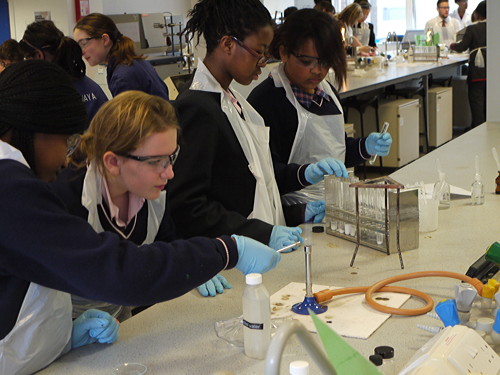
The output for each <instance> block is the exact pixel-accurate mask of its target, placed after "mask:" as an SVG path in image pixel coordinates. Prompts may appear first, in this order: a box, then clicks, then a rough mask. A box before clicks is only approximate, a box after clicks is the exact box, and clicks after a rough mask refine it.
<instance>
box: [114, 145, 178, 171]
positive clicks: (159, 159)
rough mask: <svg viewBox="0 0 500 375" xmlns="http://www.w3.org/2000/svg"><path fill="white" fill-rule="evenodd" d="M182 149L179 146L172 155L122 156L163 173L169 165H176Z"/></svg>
mask: <svg viewBox="0 0 500 375" xmlns="http://www.w3.org/2000/svg"><path fill="white" fill-rule="evenodd" d="M180 150H181V147H180V146H179V145H177V148H176V149H175V151H174V153H173V154H171V155H152V156H137V155H131V154H127V155H122V156H123V157H124V158H127V159H131V160H135V161H138V162H140V163H144V164H146V165H148V166H150V167H152V168H154V169H155V170H157V171H163V170H165V169H167V168H168V166H169V165H172V166H173V165H174V164H175V161H176V160H177V157H178V156H179V151H180Z"/></svg>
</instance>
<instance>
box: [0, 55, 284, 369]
mask: <svg viewBox="0 0 500 375" xmlns="http://www.w3.org/2000/svg"><path fill="white" fill-rule="evenodd" d="M0 87H1V88H2V89H1V90H0V118H1V119H2V121H1V122H0V176H2V177H4V176H8V178H0V191H1V192H2V194H0V207H2V209H1V210H0V227H1V228H2V230H1V232H0V249H1V251H0V269H1V275H2V277H0V316H1V317H2V318H1V319H0V353H1V355H0V369H1V373H2V374H18V375H26V374H32V373H34V372H37V371H39V370H40V369H42V368H44V367H46V366H47V365H48V364H50V363H51V362H52V361H54V360H55V359H57V358H58V357H59V356H61V355H62V354H64V353H66V352H67V351H69V350H70V349H71V348H76V347H78V346H81V345H86V344H91V343H96V342H102V343H111V342H113V341H115V340H116V339H117V330H118V326H117V324H116V323H115V319H114V318H112V317H111V316H109V315H108V314H107V313H105V312H99V311H97V312H96V310H91V312H87V313H86V314H84V315H83V317H79V318H78V319H76V320H75V321H73V322H72V319H71V314H72V306H71V297H70V295H69V294H74V295H79V296H83V297H85V298H91V299H95V300H100V301H111V302H114V303H115V304H121V305H148V304H149V305H150V304H154V303H157V302H161V301H165V300H169V299H173V298H177V297H179V296H181V295H182V294H184V293H187V292H188V291H190V290H191V289H192V288H194V287H196V286H197V285H199V284H201V283H203V282H205V281H206V280H209V279H210V277H213V276H214V275H216V274H217V272H219V271H221V270H223V269H229V268H233V267H235V268H237V269H238V270H240V271H241V272H243V273H245V274H247V273H251V272H258V273H263V272H266V271H268V270H270V269H272V268H273V267H274V266H276V264H277V263H278V261H279V259H280V254H277V253H276V252H275V251H274V250H272V249H270V248H268V247H267V246H264V245H262V244H260V243H258V242H257V241H253V240H251V239H249V238H245V237H241V236H232V238H231V237H229V236H221V237H219V238H214V239H209V238H200V237H198V238H195V239H192V240H188V241H173V242H170V243H166V242H162V241H157V242H154V243H152V244H144V245H141V246H138V245H137V244H134V243H133V242H132V241H127V240H125V239H124V238H123V236H121V235H117V234H115V233H112V231H106V232H103V233H96V231H95V229H94V227H95V226H96V225H99V224H98V223H97V222H96V220H99V223H103V224H102V225H103V226H104V225H105V224H104V223H105V222H106V220H107V219H106V218H102V216H100V215H101V214H104V213H103V212H101V210H100V209H99V208H95V207H92V203H94V204H95V203H96V202H97V201H98V200H102V201H104V199H105V198H100V197H99V196H97V195H92V192H93V191H95V192H97V191H100V189H101V185H99V184H98V183H97V179H98V174H97V173H96V174H95V177H96V178H95V179H94V180H93V182H95V184H94V185H93V186H90V187H88V188H87V187H85V186H83V185H82V184H80V185H78V184H76V183H73V185H70V187H68V188H67V189H66V192H67V194H68V195H67V196H65V201H64V202H63V201H62V200H61V199H60V198H59V197H58V196H57V195H56V194H55V192H54V189H53V186H51V185H49V184H48V182H50V181H53V180H54V179H55V178H56V175H57V173H58V172H59V171H60V168H61V166H62V165H64V164H65V162H66V155H67V143H68V139H69V138H70V136H71V135H72V134H74V133H79V132H81V131H83V130H84V128H85V127H86V125H87V122H86V119H85V109H84V108H83V104H82V102H81V100H80V97H79V95H78V93H77V92H76V91H75V90H74V89H73V87H72V85H71V82H70V81H69V79H68V77H67V76H66V75H65V74H64V71H63V70H62V69H61V68H60V67H58V66H57V65H55V64H52V63H48V62H46V61H38V60H34V61H22V62H19V63H16V64H12V65H10V66H9V67H7V68H6V69H5V71H4V72H2V73H1V74H0ZM132 95H133V93H132ZM141 95H145V94H141ZM158 100H160V99H159V98H155V97H150V96H148V100H142V99H141V98H138V99H136V100H133V103H135V104H136V105H135V106H134V105H126V104H123V103H121V104H122V105H121V107H122V108H121V109H126V108H131V107H134V109H135V110H134V111H133V112H125V111H115V110H114V106H116V105H117V104H115V102H114V101H111V102H108V103H107V104H105V105H104V106H103V108H102V110H104V111H103V112H102V117H106V118H108V116H109V115H110V114H109V112H112V113H113V114H115V115H116V117H120V118H121V119H123V120H127V121H126V123H127V124H129V121H134V122H135V123H139V124H140V123H142V124H151V123H152V122H153V123H155V124H156V123H157V124H158V125H154V126H156V128H154V129H158V132H154V131H153V132H154V133H153V134H151V135H150V136H145V138H144V139H143V141H142V143H140V144H138V145H136V146H135V148H132V149H128V148H123V149H120V151H122V152H123V155H128V154H130V155H135V156H155V157H156V158H157V159H158V160H161V163H160V164H159V165H155V163H154V160H153V158H151V159H148V160H149V161H150V162H151V163H152V164H151V165H149V164H147V165H142V164H144V163H145V162H144V163H143V162H138V161H135V160H132V159H128V158H125V157H123V158H122V157H120V156H118V155H117V154H114V153H113V152H108V154H106V155H104V157H103V159H102V162H103V163H102V164H103V165H109V166H110V168H111V169H112V171H111V172H110V179H109V180H107V181H121V182H122V183H123V185H121V186H118V189H121V190H112V191H111V190H109V192H110V193H111V196H112V197H111V198H112V199H115V201H116V203H117V205H119V206H120V207H121V206H122V202H121V201H120V200H119V197H120V196H121V195H120V192H123V190H124V189H130V191H134V192H137V193H138V194H139V193H141V194H143V195H144V196H145V197H147V199H154V198H155V197H159V196H160V195H161V193H160V190H161V189H160V188H161V186H162V185H163V184H165V183H166V179H168V176H167V175H168V174H170V175H171V174H172V170H171V166H170V164H171V163H172V162H173V161H174V157H173V156H172V153H174V152H175V148H176V145H177V142H176V139H177V134H176V132H177V130H176V126H175V124H169V125H166V124H165V121H166V120H164V117H163V115H164V114H165V107H168V111H167V113H171V107H170V106H169V105H168V103H166V102H164V103H165V104H162V103H158ZM118 103H120V101H118ZM141 104H142V105H141ZM100 113H101V112H99V113H98V114H97V115H96V117H95V119H98V121H100V120H99V117H101V116H100ZM151 118H153V119H154V120H152V119H151ZM110 123H111V122H110ZM113 125H115V124H114V123H113ZM130 126H131V125H130ZM108 128H109V129H108V130H109V131H110V132H111V133H112V132H113V131H114V129H112V128H111V126H109V127H108ZM138 128H139V127H136V129H138ZM92 129H93V128H92V127H91V131H92ZM138 130H146V129H138ZM147 130H148V131H152V130H151V128H149V127H148V129H147ZM129 134H130V133H129ZM155 135H156V137H155ZM100 136H102V138H103V139H105V140H109V139H110V138H109V136H108V135H106V134H104V133H102V134H100ZM121 138H123V137H121ZM137 138H138V139H140V138H141V137H140V134H139V136H138V137H137ZM156 140H161V141H162V144H161V145H158V144H157V143H156ZM97 142H98V141H97V140H95V139H94V138H93V133H90V134H89V136H84V137H83V142H82V147H85V148H82V150H85V151H86V152H89V150H90V149H91V147H90V145H92V144H94V143H97ZM116 142H118V143H120V142H126V141H119V140H116ZM109 147H111V146H109ZM107 149H108V146H107V145H101V146H100V147H99V148H97V150H101V151H102V150H107ZM146 152H147V153H148V154H146ZM150 152H151V154H149V153H150ZM120 154H121V152H120ZM89 155H90V154H89ZM167 160H168V162H167ZM107 161H109V163H108V162H107ZM91 164H92V162H91ZM160 167H161V169H162V171H164V170H167V172H165V173H166V175H163V177H162V178H161V179H158V181H157V180H154V179H153V178H152V174H153V170H158V171H159V170H160ZM103 168H106V167H103ZM117 168H118V169H120V171H118V173H116V172H117V171H116V169H117ZM139 168H141V169H144V170H140V171H139ZM106 170H107V169H106ZM158 171H156V174H160V173H161V172H158ZM103 173H105V172H104V170H103ZM83 174H88V170H87V173H86V172H85V171H84V172H83ZM139 175H140V176H141V178H143V179H147V181H149V184H147V183H146V181H144V182H141V181H137V180H135V179H134V176H139ZM78 177H79V176H78V175H75V178H78ZM91 180H92V179H91ZM101 181H102V179H101ZM69 182H73V181H69ZM112 184H113V183H110V184H109V185H108V187H111V186H112ZM148 185H152V186H148ZM113 186H114V185H113ZM82 187H83V190H84V192H87V193H88V194H85V195H84V196H83V204H84V205H86V206H87V207H89V211H88V212H85V213H81V216H82V217H85V219H87V217H88V216H89V217H92V218H93V220H94V221H93V223H92V225H89V223H87V221H86V220H82V218H81V217H77V216H75V215H72V214H70V213H69V212H68V210H70V211H71V212H73V213H76V212H77V211H78V210H80V212H82V207H81V206H82ZM71 189H74V190H71ZM101 191H102V190H101ZM125 199H126V196H125ZM115 201H113V202H115ZM65 203H66V204H65ZM103 204H104V203H103ZM144 205H145V206H148V208H149V204H144ZM132 206H133V204H132V200H131V199H129V209H132V210H133V208H132ZM135 209H137V206H135ZM96 210H97V216H99V218H98V219H96V214H95V211H96ZM83 211H85V210H83ZM142 211H143V210H142V209H140V210H139V212H142ZM90 212H93V214H92V215H89V213H90ZM107 213H108V214H109V212H107ZM155 213H156V210H155V212H154V213H151V212H149V211H147V212H145V215H146V218H147V219H148V220H147V221H145V220H142V221H140V220H139V219H140V217H141V216H140V215H141V213H139V216H138V218H137V223H136V227H137V228H139V229H137V230H139V231H142V233H143V235H145V236H147V235H149V232H148V233H147V235H146V234H145V233H146V229H145V228H146V227H147V226H148V225H150V222H149V217H150V215H154V214H155ZM118 215H119V216H120V215H121V213H119V212H118ZM142 217H144V216H142ZM164 221H165V220H162V222H161V223H158V224H156V223H154V224H152V226H156V225H158V226H160V227H161V226H163V225H164ZM110 225H111V224H110ZM132 236H135V231H134V233H133V234H131V235H130V237H132ZM162 236H164V235H162V234H158V236H157V237H158V238H160V237H162ZM138 241H140V240H138ZM145 242H146V243H147V242H148V241H147V240H146V241H145ZM103 329H104V331H103ZM101 331H102V332H101Z"/></svg>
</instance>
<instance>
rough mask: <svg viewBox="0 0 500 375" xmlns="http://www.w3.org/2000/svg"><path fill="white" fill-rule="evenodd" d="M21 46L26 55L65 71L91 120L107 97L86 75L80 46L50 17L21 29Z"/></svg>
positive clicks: (27, 57)
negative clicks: (51, 63) (22, 31)
mask: <svg viewBox="0 0 500 375" xmlns="http://www.w3.org/2000/svg"><path fill="white" fill-rule="evenodd" d="M20 46H21V48H22V50H23V52H24V57H25V58H26V59H38V60H47V61H50V62H53V63H55V64H57V65H59V66H60V67H61V68H63V69H64V70H65V71H66V73H68V74H69V75H70V77H71V80H72V81H73V86H74V87H75V89H76V91H78V93H79V94H80V95H81V97H82V101H83V104H85V109H86V111H87V117H88V119H89V121H90V120H92V118H93V117H94V115H95V114H96V113H97V111H98V110H99V108H100V107H101V106H102V105H103V104H104V103H105V102H106V101H107V100H108V98H107V96H106V94H105V93H104V91H102V89H101V87H100V86H99V85H98V84H97V83H95V82H94V81H93V80H92V79H90V78H89V77H87V76H86V75H85V74H86V66H85V62H84V61H83V59H82V53H81V49H80V47H79V46H78V44H77V43H76V42H75V41H74V40H73V39H71V38H68V37H66V36H64V34H63V32H62V31H61V30H59V29H58V28H57V27H56V25H55V24H54V22H52V21H39V22H33V23H32V24H30V25H28V27H27V28H26V31H25V32H24V35H23V39H22V40H21V42H20Z"/></svg>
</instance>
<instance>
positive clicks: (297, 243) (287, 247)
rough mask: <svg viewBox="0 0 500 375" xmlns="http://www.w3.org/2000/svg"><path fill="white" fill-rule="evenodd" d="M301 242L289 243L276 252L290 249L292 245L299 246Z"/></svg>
mask: <svg viewBox="0 0 500 375" xmlns="http://www.w3.org/2000/svg"><path fill="white" fill-rule="evenodd" d="M301 243H302V242H295V243H293V244H291V245H288V246H285V247H282V248H281V249H279V250H276V252H277V253H282V252H283V251H286V250H290V249H291V248H292V247H295V246H299V245H300V244H301Z"/></svg>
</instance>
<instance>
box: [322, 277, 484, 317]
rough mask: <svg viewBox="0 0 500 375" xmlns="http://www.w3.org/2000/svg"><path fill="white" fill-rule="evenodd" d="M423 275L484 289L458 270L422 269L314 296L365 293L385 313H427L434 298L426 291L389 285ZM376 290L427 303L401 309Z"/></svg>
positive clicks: (325, 291) (367, 298)
mask: <svg viewBox="0 0 500 375" xmlns="http://www.w3.org/2000/svg"><path fill="white" fill-rule="evenodd" d="M421 277H450V278H453V279H458V280H462V281H465V282H466V283H469V284H471V285H472V286H473V287H474V288H475V289H476V290H477V293H478V294H479V295H481V292H482V289H483V283H482V282H481V281H480V280H478V279H476V278H471V277H469V276H466V275H462V274H460V273H456V272H448V271H422V272H413V273H407V274H403V275H398V276H393V277H389V278H387V279H384V280H381V281H379V282H377V283H375V284H373V285H372V286H359V287H351V288H341V289H333V290H332V289H325V290H322V291H320V292H318V293H314V297H315V298H316V301H317V302H318V303H322V302H325V301H328V300H330V299H332V298H333V297H334V296H340V295H344V294H354V293H365V299H366V303H368V305H370V306H371V307H373V308H374V309H375V310H378V311H381V312H383V313H388V314H394V315H407V316H413V315H421V314H425V313H427V312H429V311H431V310H432V308H433V307H434V301H433V300H432V298H431V297H430V296H429V295H428V294H425V293H424V292H420V291H418V290H416V289H411V288H404V287H398V286H388V285H389V284H392V283H396V282H398V281H403V280H411V279H418V278H421ZM376 292H393V293H404V294H410V295H412V296H415V297H419V298H421V299H422V300H424V301H425V302H426V305H425V306H424V307H422V308H419V309H399V308H395V307H389V306H384V305H381V304H379V303H377V302H375V300H374V299H373V294H374V293H376Z"/></svg>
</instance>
